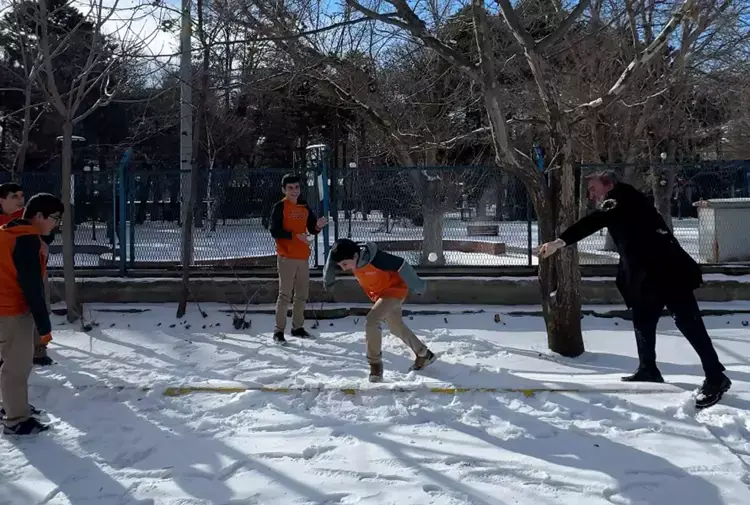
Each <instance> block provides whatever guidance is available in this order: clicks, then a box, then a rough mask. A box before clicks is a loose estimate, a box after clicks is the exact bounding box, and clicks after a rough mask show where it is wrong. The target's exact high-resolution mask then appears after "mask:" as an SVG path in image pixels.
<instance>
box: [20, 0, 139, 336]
mask: <svg viewBox="0 0 750 505" xmlns="http://www.w3.org/2000/svg"><path fill="white" fill-rule="evenodd" d="M37 5H38V8H37V9H34V10H31V11H30V12H31V14H30V15H31V16H33V22H34V23H35V24H36V25H37V26H38V37H39V39H38V44H39V58H38V60H37V61H35V62H34V63H36V64H38V65H39V68H36V67H33V68H32V70H31V71H29V73H28V75H30V76H35V77H36V82H37V84H38V86H39V87H40V89H41V90H42V91H43V93H44V95H45V96H46V97H47V99H48V100H49V103H50V105H51V107H52V108H53V110H54V111H56V112H57V114H58V115H59V117H60V120H61V123H62V136H61V142H62V199H63V203H64V206H65V215H66V218H65V219H64V220H63V269H64V277H65V302H66V304H67V307H68V316H67V317H68V320H69V321H71V322H72V321H74V320H76V319H77V317H78V315H80V314H81V309H80V305H79V304H78V299H77V294H76V283H75V263H74V222H73V218H72V210H73V209H72V206H71V197H72V195H71V175H72V158H73V133H74V127H75V126H76V125H77V124H78V123H80V122H81V121H83V120H84V119H85V118H86V117H88V116H89V115H91V114H92V113H93V112H94V111H96V110H97V109H98V108H100V107H105V106H106V105H108V104H109V103H110V102H111V101H112V99H113V98H114V97H115V96H116V94H117V91H118V88H119V87H121V86H123V84H124V82H125V79H126V76H125V75H124V74H123V73H122V72H120V69H121V68H122V65H123V64H124V62H125V61H127V60H129V59H131V58H134V57H136V56H138V55H139V54H140V53H141V52H142V50H143V48H144V47H145V44H146V42H147V40H148V37H143V36H142V34H141V33H140V32H139V31H137V30H130V24H131V23H132V20H133V19H135V17H136V16H137V15H138V14H137V13H138V9H137V8H136V9H129V10H125V9H121V8H119V7H118V2H117V1H116V2H114V4H112V5H111V6H110V5H109V2H105V1H104V0H89V3H88V5H86V6H85V7H84V9H85V11H84V12H83V15H82V16H80V18H79V19H78V20H77V21H76V22H75V24H74V25H72V26H64V25H63V26H61V25H60V24H53V20H55V17H54V16H53V14H54V12H51V11H50V10H49V7H48V5H49V0H39V1H38V3H37ZM61 8H70V7H69V6H63V7H61ZM116 13H117V16H115V14H116ZM128 14H129V15H130V16H128ZM115 20H116V21H117V23H118V25H119V26H118V30H117V34H116V35H117V36H107V35H105V34H104V33H105V30H104V28H105V24H106V23H108V22H110V21H115ZM129 20H130V21H129ZM134 34H136V35H134ZM73 43H75V44H76V46H77V47H79V48H80V49H79V50H80V51H81V53H79V54H77V56H78V57H77V58H76V59H75V62H76V65H75V67H74V68H66V67H64V66H63V65H66V64H67V65H70V64H71V62H70V61H61V60H60V59H59V57H60V55H61V54H62V53H63V52H64V51H65V49H66V48H67V47H68V45H69V44H73ZM125 253H126V252H125V250H124V248H122V247H121V249H120V254H125Z"/></svg>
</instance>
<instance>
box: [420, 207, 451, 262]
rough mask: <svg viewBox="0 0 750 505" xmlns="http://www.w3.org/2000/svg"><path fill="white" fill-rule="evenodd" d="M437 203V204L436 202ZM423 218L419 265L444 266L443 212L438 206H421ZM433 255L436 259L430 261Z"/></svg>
mask: <svg viewBox="0 0 750 505" xmlns="http://www.w3.org/2000/svg"><path fill="white" fill-rule="evenodd" d="M436 203H437V202H436ZM422 213H423V217H424V227H423V233H422V234H423V235H424V236H423V240H424V242H423V244H422V255H421V257H420V259H419V264H420V265H427V266H439V265H445V253H444V252H443V217H444V216H443V211H442V209H441V208H440V204H439V203H437V205H431V204H428V203H425V204H424V205H422ZM432 253H435V254H436V255H437V259H436V260H435V261H430V254H432Z"/></svg>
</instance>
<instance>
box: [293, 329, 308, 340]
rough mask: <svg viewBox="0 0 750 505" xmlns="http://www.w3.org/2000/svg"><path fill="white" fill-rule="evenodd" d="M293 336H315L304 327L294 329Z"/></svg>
mask: <svg viewBox="0 0 750 505" xmlns="http://www.w3.org/2000/svg"><path fill="white" fill-rule="evenodd" d="M292 336H293V337H297V338H313V336H312V335H311V334H310V333H308V331H307V330H306V329H304V328H297V329H296V330H292Z"/></svg>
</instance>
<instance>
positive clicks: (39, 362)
mask: <svg viewBox="0 0 750 505" xmlns="http://www.w3.org/2000/svg"><path fill="white" fill-rule="evenodd" d="M34 364H35V365H36V366H50V365H54V364H55V362H54V361H53V360H52V358H50V357H49V356H39V357H37V358H34Z"/></svg>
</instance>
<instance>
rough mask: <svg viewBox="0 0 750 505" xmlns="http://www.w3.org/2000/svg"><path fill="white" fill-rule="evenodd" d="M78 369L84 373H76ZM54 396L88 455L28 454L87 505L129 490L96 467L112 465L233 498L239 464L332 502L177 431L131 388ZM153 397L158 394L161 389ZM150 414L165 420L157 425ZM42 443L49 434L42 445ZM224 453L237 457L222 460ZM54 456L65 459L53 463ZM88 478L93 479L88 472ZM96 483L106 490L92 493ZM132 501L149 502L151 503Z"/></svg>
mask: <svg viewBox="0 0 750 505" xmlns="http://www.w3.org/2000/svg"><path fill="white" fill-rule="evenodd" d="M79 374H82V375H83V377H76V375H79ZM62 375H64V377H65V379H67V380H68V381H70V382H72V383H75V382H76V381H80V380H81V379H82V378H84V377H87V375H86V374H85V373H82V372H80V371H79V370H78V369H76V366H75V364H73V363H70V362H68V363H66V370H65V372H64V373H63V374H62ZM51 394H52V395H54V400H55V405H62V406H64V407H63V408H60V409H59V410H58V409H56V408H55V405H53V406H52V407H51V408H50V409H49V411H50V412H51V413H54V414H55V415H57V416H59V417H60V418H61V420H62V421H64V422H65V423H67V424H69V425H71V426H72V427H74V428H75V429H76V430H78V431H79V432H81V433H83V434H85V435H83V436H81V437H79V439H78V441H77V442H78V445H79V446H80V447H81V448H82V449H84V450H86V452H88V453H89V454H91V455H92V456H90V457H79V456H75V455H72V454H70V453H69V454H70V455H69V456H66V455H65V454H62V453H61V451H64V449H63V448H62V447H59V446H58V447H57V448H51V449H49V450H48V448H47V446H46V445H42V446H41V448H40V449H39V450H36V451H34V452H31V453H30V454H29V455H28V456H27V457H28V459H29V461H30V463H31V464H32V465H33V466H35V467H36V468H38V469H39V470H40V471H41V472H42V473H43V474H44V475H45V476H46V477H47V478H49V479H50V480H52V481H53V482H54V483H55V484H56V485H57V486H58V487H59V488H60V492H62V493H64V494H65V495H66V496H67V497H68V499H69V500H71V502H72V503H77V502H78V501H81V502H83V501H86V500H89V501H88V503H90V501H91V499H92V498H93V497H95V498H96V500H97V503H105V502H103V501H101V502H100V501H99V499H100V498H102V499H104V498H107V497H110V496H111V497H112V499H113V500H115V499H116V500H122V498H123V497H124V496H125V495H127V494H129V493H130V491H131V490H130V489H126V488H125V487H124V486H122V484H120V483H119V482H117V481H116V480H115V479H114V478H113V477H112V476H109V475H107V474H106V473H105V471H104V470H103V469H102V468H101V467H100V464H101V465H106V466H108V467H110V468H112V469H113V471H114V472H117V471H125V470H127V471H128V472H129V473H131V476H130V477H128V478H129V479H132V477H133V476H132V474H133V473H135V474H136V475H137V474H138V473H141V474H142V475H143V476H144V477H143V478H158V479H162V480H163V479H171V480H172V481H173V482H174V483H175V484H176V485H177V486H178V487H179V488H180V489H182V490H183V491H184V492H185V493H187V494H189V495H190V496H192V497H194V498H196V499H199V500H205V501H206V502H210V503H231V502H234V497H233V495H234V493H233V491H232V489H231V488H230V487H229V486H228V485H227V484H226V480H227V478H228V477H229V476H231V474H233V473H234V472H235V471H237V470H238V469H240V468H243V467H244V468H249V469H252V470H254V471H256V472H258V473H259V474H261V475H264V476H266V477H267V478H268V479H271V480H274V481H277V482H279V483H280V484H281V485H282V486H285V487H287V488H288V489H290V490H291V491H293V492H295V493H297V494H299V495H301V496H304V497H306V498H307V499H309V500H311V501H313V502H316V503H325V502H326V501H330V496H328V495H325V494H324V493H321V492H320V491H318V490H317V489H315V488H313V487H311V486H309V485H307V484H306V483H303V482H300V481H298V480H296V479H295V478H293V477H291V476H288V475H285V474H283V473H282V472H279V471H278V470H276V469H274V468H272V467H270V466H268V465H265V464H263V463H261V462H259V461H255V460H253V459H251V458H250V457H249V456H248V455H247V454H244V453H242V452H241V451H238V450H236V449H233V448H231V447H228V446H226V445H225V444H223V443H221V442H219V441H216V440H213V439H212V438H210V437H205V436H203V437H202V436H199V435H198V434H189V433H187V430H185V429H183V428H182V427H179V428H177V429H175V427H174V421H173V420H172V422H169V421H170V420H169V419H168V418H167V417H166V416H163V415H162V414H161V405H160V404H157V405H155V406H153V405H152V406H146V404H149V403H150V402H148V401H146V402H142V401H141V399H142V393H141V392H138V391H137V388H136V387H135V386H132V387H131V388H128V389H125V390H122V391H117V390H111V389H110V390H101V389H98V390H84V392H81V393H76V392H75V391H74V390H72V389H70V388H59V387H58V388H55V389H54V390H51ZM154 394H159V395H160V392H159V393H154ZM139 395H140V396H139ZM159 400H160V401H161V398H159ZM126 401H127V402H129V403H130V405H129V404H127V403H126ZM97 403H101V405H97ZM139 406H141V407H139ZM97 407H101V408H97ZM157 413H158V414H159V415H156V414H157ZM155 418H156V419H157V420H161V421H164V422H163V423H162V424H158V423H156V422H155ZM42 436H43V437H44V435H42ZM52 436H53V437H54V431H53V432H52ZM47 440H50V438H47V439H45V442H46V441H47ZM52 443H54V442H52ZM221 456H225V457H230V458H233V459H234V460H236V461H234V462H233V463H231V464H229V465H225V464H224V462H223V461H222V458H221ZM58 457H59V458H60V459H59V461H61V462H62V464H61V463H58V461H57V460H56V458H58ZM95 459H96V460H97V461H95ZM89 475H90V476H91V477H87V476H89ZM100 481H101V483H100ZM99 488H102V489H104V491H101V492H99V491H97V490H98V489H99ZM102 493H104V494H102ZM92 495H93V496H92ZM115 497H117V498H115ZM247 500H249V501H250V502H252V499H251V498H247V499H246V500H245V501H242V500H239V501H237V503H247V502H248V501H247ZM117 503H121V501H118V502H117ZM137 503H138V504H141V503H142V504H143V505H147V504H151V503H153V501H143V502H137Z"/></svg>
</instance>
